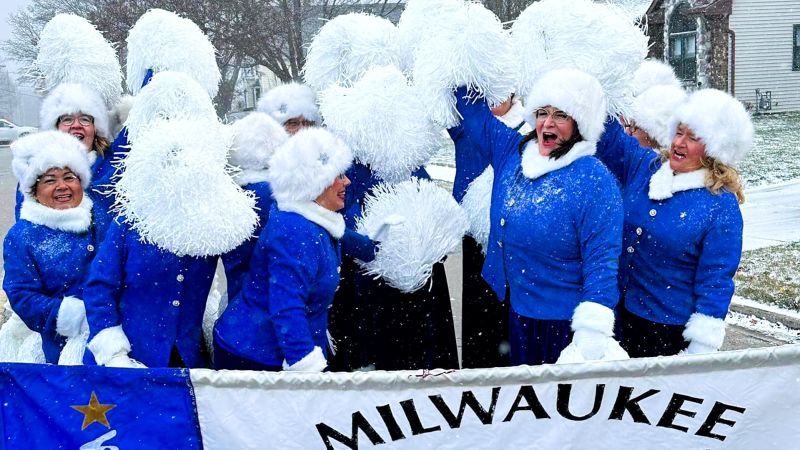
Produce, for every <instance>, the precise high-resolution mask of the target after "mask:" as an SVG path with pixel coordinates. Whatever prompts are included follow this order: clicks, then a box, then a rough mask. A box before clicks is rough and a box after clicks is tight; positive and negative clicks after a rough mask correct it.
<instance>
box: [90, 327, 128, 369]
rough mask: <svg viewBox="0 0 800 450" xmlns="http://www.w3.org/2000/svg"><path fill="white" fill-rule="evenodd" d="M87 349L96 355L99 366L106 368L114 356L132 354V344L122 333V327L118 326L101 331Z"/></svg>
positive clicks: (95, 358)
mask: <svg viewBox="0 0 800 450" xmlns="http://www.w3.org/2000/svg"><path fill="white" fill-rule="evenodd" d="M86 347H87V348H88V349H89V350H91V352H92V354H94V360H95V361H97V364H99V365H101V366H104V365H106V363H108V362H109V361H111V359H112V358H113V357H114V356H116V355H119V354H128V353H130V351H131V342H130V341H129V340H128V336H126V335H125V332H124V331H122V325H117V326H115V327H109V328H106V329H104V330H101V331H100V332H99V333H97V335H96V336H95V337H94V338H93V339H92V340H91V341H89V344H88V345H87V346H86Z"/></svg>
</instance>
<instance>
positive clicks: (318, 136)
mask: <svg viewBox="0 0 800 450" xmlns="http://www.w3.org/2000/svg"><path fill="white" fill-rule="evenodd" d="M352 159H353V154H352V152H351V151H350V148H349V147H347V145H346V144H345V143H344V142H343V141H342V140H341V139H339V138H337V137H336V136H334V135H333V134H331V133H330V132H328V131H326V130H323V129H322V128H304V129H302V130H300V131H298V132H297V134H295V135H294V136H292V137H290V138H289V140H288V141H286V143H285V144H283V145H282V146H280V147H278V149H277V150H275V154H274V155H272V158H270V160H269V174H268V175H267V181H268V182H269V184H270V187H271V188H272V196H273V197H274V198H275V200H276V201H277V202H278V205H279V206H280V205H281V204H285V203H291V202H304V201H313V200H314V199H316V198H317V197H319V195H320V194H321V193H322V192H323V191H325V188H327V187H328V186H330V185H331V183H333V181H334V180H335V179H336V177H337V176H339V175H341V174H342V173H344V171H345V170H347V168H348V167H350V163H351V161H352Z"/></svg>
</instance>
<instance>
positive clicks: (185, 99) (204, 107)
mask: <svg viewBox="0 0 800 450" xmlns="http://www.w3.org/2000/svg"><path fill="white" fill-rule="evenodd" d="M163 119H168V120H175V119H195V120H198V121H207V122H211V121H216V120H217V113H216V111H215V110H214V105H213V104H212V103H211V98H210V97H209V96H208V93H206V91H205V90H203V88H202V87H201V86H200V85H199V84H197V82H196V81H194V80H193V79H192V78H191V77H190V76H188V75H186V74H184V73H180V72H161V73H157V74H156V75H155V76H153V80H152V81H150V83H148V84H147V86H145V88H144V89H142V92H140V93H139V95H137V96H136V100H135V101H134V102H133V106H132V107H131V110H130V112H129V113H128V118H127V120H126V121H125V126H126V127H128V141H129V142H135V141H136V140H137V139H138V138H139V135H140V134H141V133H142V132H144V131H147V130H149V129H150V127H151V125H152V124H153V123H154V122H156V121H158V120H163Z"/></svg>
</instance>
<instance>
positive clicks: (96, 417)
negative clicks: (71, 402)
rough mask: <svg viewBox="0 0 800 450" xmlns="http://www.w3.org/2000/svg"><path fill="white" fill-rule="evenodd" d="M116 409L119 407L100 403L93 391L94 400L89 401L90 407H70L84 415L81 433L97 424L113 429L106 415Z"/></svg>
mask: <svg viewBox="0 0 800 450" xmlns="http://www.w3.org/2000/svg"><path fill="white" fill-rule="evenodd" d="M116 407H117V405H112V404H102V403H100V402H99V401H98V400H97V394H95V393H94V391H92V398H91V399H90V400H89V404H88V405H75V406H70V408H72V409H75V410H78V411H80V412H82V413H83V426H81V431H83V430H85V429H86V427H88V426H89V425H91V424H93V423H95V422H98V423H100V424H102V425H105V427H106V428H111V424H109V423H108V419H107V418H106V413H107V412H108V411H110V410H112V409H114V408H116Z"/></svg>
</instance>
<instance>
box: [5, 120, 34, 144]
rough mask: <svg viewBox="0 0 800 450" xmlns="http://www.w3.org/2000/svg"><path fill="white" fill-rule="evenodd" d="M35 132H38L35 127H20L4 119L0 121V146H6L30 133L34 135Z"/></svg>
mask: <svg viewBox="0 0 800 450" xmlns="http://www.w3.org/2000/svg"><path fill="white" fill-rule="evenodd" d="M37 131H39V129H38V128H36V127H21V126H19V125H14V124H13V123H11V122H9V121H7V120H5V119H0V145H8V144H10V143H12V142H14V141H16V140H17V138H19V137H22V136H25V135H26V134H30V133H36V132H37Z"/></svg>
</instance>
